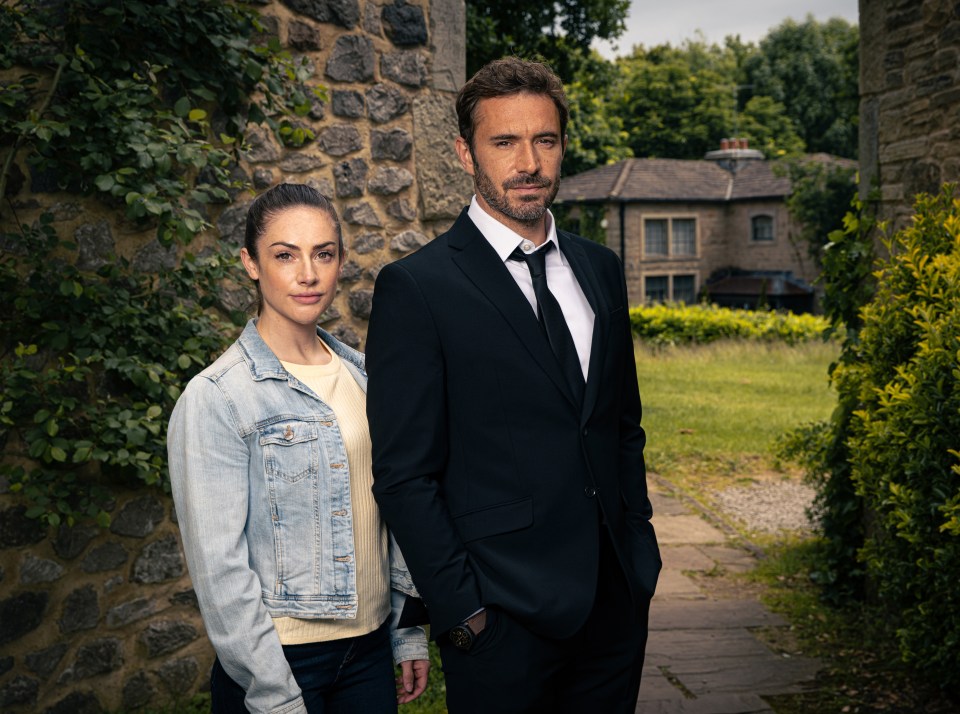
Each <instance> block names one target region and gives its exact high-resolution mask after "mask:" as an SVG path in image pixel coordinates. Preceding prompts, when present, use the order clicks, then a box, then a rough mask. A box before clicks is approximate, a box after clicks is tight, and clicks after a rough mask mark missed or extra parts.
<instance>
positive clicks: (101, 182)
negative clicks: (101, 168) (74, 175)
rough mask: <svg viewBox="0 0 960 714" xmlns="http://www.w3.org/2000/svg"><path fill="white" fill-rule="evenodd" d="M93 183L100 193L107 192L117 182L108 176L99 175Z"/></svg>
mask: <svg viewBox="0 0 960 714" xmlns="http://www.w3.org/2000/svg"><path fill="white" fill-rule="evenodd" d="M93 183H94V185H95V186H96V187H97V188H98V189H100V190H101V191H109V190H110V189H111V188H113V187H114V186H115V185H116V183H117V181H116V179H114V178H113V176H111V175H110V174H101V175H100V176H97V178H95V179H94V180H93Z"/></svg>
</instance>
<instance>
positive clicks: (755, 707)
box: [636, 694, 774, 714]
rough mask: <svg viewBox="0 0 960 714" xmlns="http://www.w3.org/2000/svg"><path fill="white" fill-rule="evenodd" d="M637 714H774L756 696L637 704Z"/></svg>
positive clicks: (723, 695)
mask: <svg viewBox="0 0 960 714" xmlns="http://www.w3.org/2000/svg"><path fill="white" fill-rule="evenodd" d="M636 714H774V712H773V709H771V708H770V705H769V704H767V703H766V702H765V701H763V700H762V699H761V698H760V697H758V696H756V695H755V694H715V695H711V696H708V697H702V698H700V697H698V698H696V699H685V698H683V697H681V698H679V699H668V700H660V701H657V700H654V701H645V700H641V701H639V702H637V709H636Z"/></svg>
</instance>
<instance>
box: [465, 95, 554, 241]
mask: <svg viewBox="0 0 960 714" xmlns="http://www.w3.org/2000/svg"><path fill="white" fill-rule="evenodd" d="M564 141H565V137H562V136H560V114H559V112H558V111H557V107H556V105H554V103H553V100H551V99H550V97H548V96H545V95H542V94H529V93H525V92H522V93H520V94H512V95H508V96H505V97H493V98H489V99H481V100H480V101H479V102H478V103H477V108H476V111H475V114H474V133H473V147H472V149H471V147H469V146H468V145H467V143H466V142H465V141H464V140H463V138H462V137H461V138H458V139H457V154H458V156H459V157H460V163H461V164H462V165H463V168H464V170H465V171H466V172H467V173H468V174H470V175H471V176H473V180H474V184H475V187H476V191H477V202H478V203H480V204H481V207H483V208H484V209H486V210H487V212H489V213H490V214H492V215H494V216H496V217H497V218H498V219H499V220H500V221H501V222H503V223H505V224H506V225H508V226H510V227H511V228H513V229H514V230H516V231H517V232H518V233H520V234H521V235H523V234H524V233H525V232H527V231H529V230H530V229H532V228H537V227H539V226H540V225H541V222H542V220H543V216H544V214H545V213H546V212H547V208H549V207H550V204H551V203H553V199H554V198H555V197H556V195H557V191H558V190H559V189H560V162H561V160H562V159H563V149H564Z"/></svg>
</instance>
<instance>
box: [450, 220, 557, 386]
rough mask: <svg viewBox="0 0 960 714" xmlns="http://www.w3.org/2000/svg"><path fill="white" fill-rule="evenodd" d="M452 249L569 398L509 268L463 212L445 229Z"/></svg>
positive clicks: (459, 263) (467, 273) (460, 264)
mask: <svg viewBox="0 0 960 714" xmlns="http://www.w3.org/2000/svg"><path fill="white" fill-rule="evenodd" d="M449 236H450V237H449V244H450V247H451V248H452V249H453V262H454V263H455V264H456V265H457V267H459V268H460V270H461V271H463V274H464V275H465V276H466V277H467V279H468V280H470V282H472V283H473V284H474V285H476V286H477V289H479V290H480V291H481V292H482V293H483V294H484V295H485V296H486V297H487V299H489V300H490V302H491V303H493V305H494V306H495V307H496V308H497V310H498V311H499V312H500V314H501V315H503V319H504V320H506V322H507V324H509V325H510V327H511V328H512V329H513V331H514V332H515V333H516V334H517V336H518V337H519V338H520V341H521V342H522V343H523V345H524V347H526V349H527V350H528V351H529V352H530V356H531V357H532V358H533V360H534V362H536V364H538V365H539V366H540V368H541V369H543V371H544V372H546V373H547V376H549V377H550V380H551V381H552V382H553V383H554V384H556V386H557V388H558V389H560V391H561V392H563V394H564V395H565V396H566V397H567V399H569V400H570V401H571V402H573V396H572V394H571V393H570V387H569V385H568V384H567V380H566V378H565V377H564V376H563V372H562V371H561V369H560V364H559V363H558V362H557V358H556V357H555V356H554V354H553V352H552V351H551V349H550V343H549V342H547V339H546V337H545V336H544V334H543V330H542V329H541V328H540V323H539V322H538V321H537V316H536V315H535V314H534V312H533V310H531V309H530V303H528V302H527V299H526V298H525V297H524V295H523V292H521V290H520V287H519V286H518V285H517V283H516V281H515V280H514V279H513V276H511V275H510V271H509V270H507V268H506V266H505V265H504V264H503V261H502V260H500V256H498V255H497V253H496V251H495V250H494V249H493V246H491V245H490V243H488V242H487V240H486V238H484V237H483V234H482V233H480V230H479V229H478V228H477V227H476V225H474V223H473V221H471V220H470V219H469V217H468V216H467V213H466V210H464V212H463V213H461V214H460V217H459V218H458V219H457V222H456V223H454V225H453V227H452V228H451V229H450V233H449Z"/></svg>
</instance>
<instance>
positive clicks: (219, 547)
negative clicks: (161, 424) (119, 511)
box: [167, 375, 306, 714]
mask: <svg viewBox="0 0 960 714" xmlns="http://www.w3.org/2000/svg"><path fill="white" fill-rule="evenodd" d="M231 408H232V407H231V403H230V402H229V400H228V399H227V398H226V397H225V396H224V395H223V394H222V393H221V391H220V388H219V386H218V385H217V384H216V383H215V382H214V381H212V380H210V379H207V378H206V377H204V376H202V375H201V376H198V377H196V378H194V379H193V380H192V381H191V383H190V384H189V385H188V386H187V389H186V390H185V391H184V393H183V395H182V396H181V397H180V399H179V401H178V402H177V405H176V407H175V408H174V411H173V415H172V417H171V419H170V426H169V431H168V435H167V444H168V446H167V448H168V452H169V462H170V480H171V486H172V490H173V497H174V503H175V505H176V509H177V519H178V521H179V525H180V532H181V535H182V538H183V547H184V552H185V554H186V558H187V565H188V567H189V569H190V576H191V578H192V580H193V585H194V589H195V590H196V593H197V599H198V601H199V604H200V610H201V612H202V614H203V622H204V625H205V627H206V630H207V634H208V636H209V638H210V641H211V643H212V644H213V647H214V649H215V650H216V652H217V656H218V657H219V659H220V662H221V664H222V665H223V668H224V670H225V671H226V672H227V674H229V675H230V677H231V678H232V679H233V680H234V681H235V682H237V684H239V685H240V686H241V687H243V689H244V690H245V691H246V700H245V703H246V705H247V708H248V709H249V710H250V711H253V712H266V713H270V714H306V708H305V706H304V703H303V698H302V696H301V693H300V688H299V687H298V686H297V683H296V681H295V680H294V678H293V673H292V672H291V671H290V667H289V665H288V664H287V660H286V658H285V657H284V654H283V650H282V648H281V645H280V639H279V637H278V636H277V632H276V630H275V629H274V627H273V622H272V620H271V618H270V615H269V613H268V612H267V609H266V608H265V606H264V604H263V600H262V597H261V584H260V580H259V578H258V577H257V575H256V573H254V571H253V570H251V568H250V567H249V564H248V544H247V540H246V536H245V534H244V523H245V521H246V517H247V504H248V491H249V481H248V479H249V475H248V470H249V464H248V462H249V451H248V447H247V445H246V443H245V442H244V440H243V438H242V437H241V434H240V430H239V428H238V426H237V421H236V419H235V418H234V416H233V414H232V413H231Z"/></svg>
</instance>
